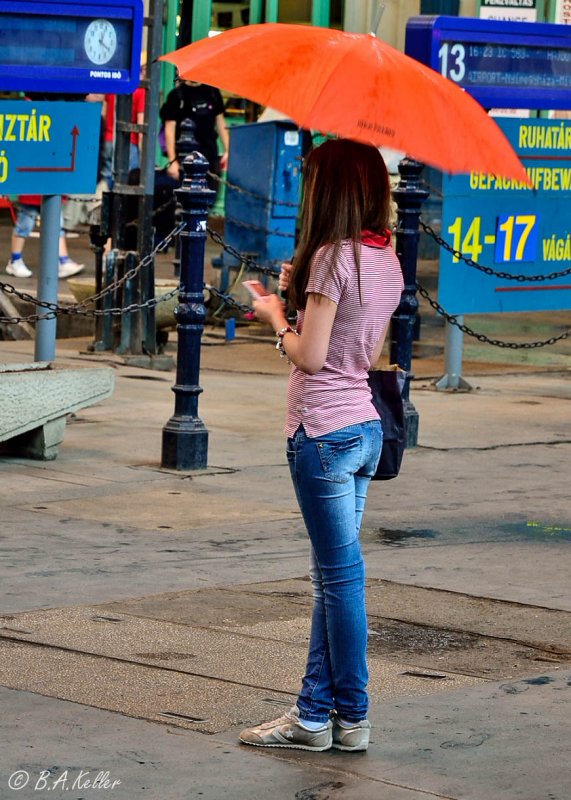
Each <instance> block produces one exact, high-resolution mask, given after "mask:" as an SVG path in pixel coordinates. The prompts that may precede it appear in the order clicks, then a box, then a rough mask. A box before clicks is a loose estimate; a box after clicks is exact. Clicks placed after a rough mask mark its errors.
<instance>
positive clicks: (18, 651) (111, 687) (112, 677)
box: [0, 639, 295, 733]
mask: <svg viewBox="0 0 571 800" xmlns="http://www.w3.org/2000/svg"><path fill="white" fill-rule="evenodd" d="M0 683H1V685H2V686H7V687H9V688H13V689H22V690H24V691H33V692H36V693H37V694H41V695H46V696H49V697H59V698H60V699H63V700H71V701H73V702H74V703H81V704H83V705H89V706H93V707H95V708H104V709H107V710H109V711H115V712H117V713H120V714H125V715H127V716H132V717H137V718H138V719H147V720H154V721H155V722H168V723H170V724H173V725H176V726H181V727H186V728H189V729H192V730H197V731H201V732H203V733H214V732H216V731H223V730H227V729H228V728H229V727H231V726H232V725H243V724H244V723H245V722H247V721H248V720H250V719H251V718H252V716H254V717H260V718H261V717H263V716H264V715H266V716H267V715H268V713H269V714H271V713H272V712H274V713H275V709H276V708H283V707H284V705H285V706H286V707H287V706H289V705H291V703H293V702H294V700H295V697H294V696H293V695H288V694H287V693H286V692H283V691H281V692H279V691H274V690H268V689H264V688H261V687H260V688H252V687H248V686H245V685H244V684H241V683H240V684H238V683H232V682H229V681H222V680H216V679H214V678H205V677H201V676H195V675H191V674H188V673H186V672H179V671H176V670H175V669H166V668H164V666H163V667H162V668H158V667H154V666H144V665H142V664H134V663H131V662H128V661H121V660H120V659H112V658H102V657H98V656H92V655H84V654H82V653H75V652H72V651H69V650H61V649H58V648H53V647H40V646H37V645H33V644H27V643H21V642H17V641H8V640H7V639H2V641H1V643H0Z"/></svg>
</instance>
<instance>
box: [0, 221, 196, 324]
mask: <svg viewBox="0 0 571 800" xmlns="http://www.w3.org/2000/svg"><path fill="white" fill-rule="evenodd" d="M183 229H184V223H180V224H179V225H177V227H176V228H173V230H172V231H171V232H170V233H169V234H168V235H167V236H165V238H164V239H163V240H162V241H161V242H159V244H158V245H157V246H156V247H155V248H154V250H153V251H152V252H151V253H149V254H148V255H146V256H145V257H144V258H143V259H141V261H139V263H138V264H136V265H135V266H134V267H133V268H132V269H130V270H128V272H126V273H125V274H124V275H123V277H122V278H118V279H117V280H116V281H113V282H112V283H110V284H109V285H108V286H106V287H105V288H104V289H102V290H101V291H100V292H98V293H97V294H93V295H90V296H89V297H86V298H85V300H82V301H81V303H77V304H75V305H73V306H68V307H67V308H63V307H62V306H59V305H58V304H57V303H48V302H46V301H44V300H38V299H37V298H36V297H34V296H33V295H31V294H28V292H22V291H20V290H18V289H16V287H15V286H12V285H11V284H9V283H4V282H2V281H0V291H2V292H4V293H5V294H11V295H14V297H18V298H19V299H20V300H24V301H25V302H27V303H31V304H32V305H34V306H38V307H39V308H47V309H49V310H50V311H60V310H61V313H62V314H67V313H75V312H74V311H71V312H70V309H83V308H84V307H85V306H86V305H87V304H88V303H94V302H95V301H96V300H100V299H101V298H102V297H105V295H107V294H109V293H110V292H112V291H115V290H116V289H119V288H120V287H121V286H122V285H123V284H124V283H125V282H126V281H128V280H130V279H131V278H134V277H135V276H136V275H137V274H138V273H139V272H140V270H141V269H142V268H143V267H146V266H147V265H148V264H150V263H151V262H152V260H153V258H154V257H155V255H156V254H157V253H160V252H161V251H162V250H165V249H166V248H167V247H168V245H169V244H170V243H171V241H172V240H173V239H174V237H175V236H177V235H178V234H179V233H180V232H181V231H182V230H183Z"/></svg>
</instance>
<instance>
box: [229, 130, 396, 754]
mask: <svg viewBox="0 0 571 800" xmlns="http://www.w3.org/2000/svg"><path fill="white" fill-rule="evenodd" d="M304 177H305V186H304V196H303V202H302V210H301V236H300V241H299V246H298V248H297V251H296V255H295V258H294V262H293V268H292V267H291V266H290V265H285V266H283V267H282V275H281V276H280V282H279V288H280V290H282V291H283V290H286V291H287V293H288V300H289V302H290V304H291V305H292V306H293V308H294V309H296V310H297V328H296V329H295V330H294V329H293V328H292V327H291V326H290V324H289V323H288V320H287V318H286V316H285V312H284V307H283V303H282V301H281V300H280V298H279V297H278V296H277V295H275V294H270V295H267V296H265V297H262V298H260V299H256V300H254V309H255V312H256V315H257V316H258V318H259V319H260V320H262V321H263V322H266V323H269V324H270V325H271V326H272V327H273V329H274V330H275V331H276V337H277V349H278V350H279V351H280V354H281V355H283V356H287V358H288V359H289V360H290V362H291V363H292V364H293V366H292V370H291V373H290V378H289V387H288V403H287V423H286V429H285V432H286V435H287V437H288V439H287V459H288V463H289V467H290V473H291V477H292V481H293V485H294V489H295V493H296V497H297V500H298V503H299V506H300V509H301V512H302V515H303V520H304V523H305V527H306V529H307V533H308V535H309V540H310V544H311V546H310V575H311V581H312V586H313V615H312V622H311V635H310V641H309V653H308V657H307V665H306V671H305V676H304V678H303V681H302V686H301V691H300V693H299V695H298V699H297V703H296V705H295V706H294V707H293V708H292V709H291V710H290V711H288V712H286V714H285V715H284V716H283V717H280V718H279V719H276V720H273V721H272V722H266V723H264V724H261V725H258V726H255V727H253V728H249V729H246V730H244V731H242V733H241V734H240V737H239V738H240V741H241V742H243V743H244V744H249V745H255V746H257V747H293V748H300V749H303V750H315V751H318V752H319V751H322V750H328V749H329V748H331V747H334V748H337V749H339V750H346V751H363V750H366V749H367V747H368V745H369V734H370V729H371V725H370V723H369V721H368V720H367V711H368V705H369V703H368V693H367V683H368V669H367V658H366V651H367V615H366V611H365V564H364V561H363V555H362V552H361V546H360V542H359V529H360V527H361V520H362V517H363V511H364V508H365V500H366V496H367V490H368V488H369V484H370V481H371V477H372V476H373V475H374V474H375V470H376V468H377V464H378V461H379V457H380V453H381V445H382V440H383V432H382V427H381V420H380V419H379V415H378V414H377V412H376V410H375V407H374V406H373V403H372V400H371V391H370V388H369V385H368V383H367V377H368V370H369V369H370V368H371V366H372V365H373V364H375V363H376V362H377V360H378V358H379V356H380V354H381V349H382V346H383V341H384V339H385V335H386V332H387V328H388V325H389V322H390V319H391V315H392V314H393V312H394V311H395V309H396V308H397V306H398V303H399V301H400V297H401V292H402V290H403V287H404V282H403V277H402V272H401V268H400V264H399V261H398V259H397V256H396V254H395V252H394V250H393V248H392V247H391V231H390V230H389V227H388V226H389V215H390V199H391V195H390V188H389V178H388V173H387V169H386V166H385V164H384V161H383V159H382V157H381V155H380V153H379V151H378V150H377V149H376V148H374V147H370V146H369V145H365V144H359V143H357V142H353V141H349V140H347V139H337V140H329V141H326V142H325V143H324V144H322V145H321V146H320V147H317V148H316V149H315V150H313V151H312V152H311V153H310V154H309V156H308V158H307V160H306V163H305V169H304Z"/></svg>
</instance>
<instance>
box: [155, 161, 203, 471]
mask: <svg viewBox="0 0 571 800" xmlns="http://www.w3.org/2000/svg"><path fill="white" fill-rule="evenodd" d="M182 168H183V171H184V180H183V182H182V186H181V187H180V189H176V196H177V200H178V202H179V203H180V205H181V219H182V222H184V224H185V228H184V230H183V231H182V232H181V233H180V234H179V236H180V293H179V305H178V306H177V307H176V310H175V316H176V320H177V334H178V347H177V366H176V384H175V385H174V386H173V392H174V393H175V398H176V399H175V407H174V415H173V416H172V417H171V418H170V419H169V421H168V422H167V424H166V425H165V427H164V428H163V447H162V457H161V466H162V467H165V468H166V469H184V470H188V469H204V467H206V464H207V459H208V431H207V430H206V427H205V425H204V423H203V422H202V420H201V419H200V417H199V416H198V395H199V394H200V393H201V392H202V389H201V387H200V386H199V384H198V380H199V375H200V342H201V337H202V331H203V329H204V321H205V319H206V308H205V307H204V291H203V287H204V249H205V244H206V235H207V234H206V222H207V218H208V209H209V208H210V206H211V205H212V203H213V202H214V198H215V196H216V193H215V192H213V191H212V190H211V189H209V188H208V186H207V184H206V172H207V170H208V161H207V160H206V159H205V158H204V156H202V155H201V154H200V153H196V152H195V153H192V154H191V155H190V156H187V157H186V158H185V159H184V161H183V164H182Z"/></svg>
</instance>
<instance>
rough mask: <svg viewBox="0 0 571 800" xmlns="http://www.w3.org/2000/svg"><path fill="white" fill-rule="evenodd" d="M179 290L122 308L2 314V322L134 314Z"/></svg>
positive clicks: (160, 301) (163, 300)
mask: <svg viewBox="0 0 571 800" xmlns="http://www.w3.org/2000/svg"><path fill="white" fill-rule="evenodd" d="M178 292H179V287H178V286H177V287H176V288H175V289H171V291H170V292H166V294H162V295H161V296H160V297H151V298H150V299H149V300H147V301H146V302H145V303H131V305H129V306H123V307H121V308H105V309H98V308H82V309H80V308H79V307H78V306H69V307H68V308H63V307H62V306H58V307H57V308H56V309H54V310H53V311H49V312H48V313H47V314H30V315H29V316H27V317H3V316H0V322H5V323H8V324H12V325H17V324H18V323H20V322H39V321H40V320H44V319H55V318H56V317H63V316H66V315H67V316H70V317H71V316H82V317H104V316H107V315H109V316H112V317H118V316H121V315H122V314H133V313H134V312H135V311H142V310H143V309H147V308H154V307H155V306H158V305H159V303H164V302H165V301H166V300H170V299H171V298H172V297H174V296H175V295H176V294H178Z"/></svg>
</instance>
